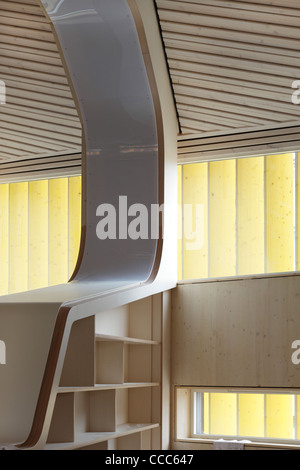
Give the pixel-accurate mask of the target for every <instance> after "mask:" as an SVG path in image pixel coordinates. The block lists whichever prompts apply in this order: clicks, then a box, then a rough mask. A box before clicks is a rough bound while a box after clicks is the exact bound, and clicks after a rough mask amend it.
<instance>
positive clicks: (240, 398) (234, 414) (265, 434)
mask: <svg viewBox="0 0 300 470" xmlns="http://www.w3.org/2000/svg"><path fill="white" fill-rule="evenodd" d="M176 406H177V439H185V438H199V439H204V438H206V439H224V438H225V439H226V438H228V439H240V440H250V441H256V442H257V441H262V442H265V441H266V442H268V441H270V442H278V441H284V442H288V441H292V442H294V441H297V440H299V442H300V392H294V391H291V392H289V391H274V390H262V391H261V390H259V391H258V390H252V389H249V390H238V389H237V390H234V389H231V390H219V389H208V388H181V387H178V388H177V389H176ZM184 423H185V424H184Z"/></svg>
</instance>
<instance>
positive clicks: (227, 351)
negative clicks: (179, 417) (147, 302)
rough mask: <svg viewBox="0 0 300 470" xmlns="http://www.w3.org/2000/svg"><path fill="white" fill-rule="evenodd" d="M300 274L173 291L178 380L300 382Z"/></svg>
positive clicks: (265, 383)
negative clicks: (297, 345)
mask: <svg viewBox="0 0 300 470" xmlns="http://www.w3.org/2000/svg"><path fill="white" fill-rule="evenodd" d="M299 290H300V277H299V276H298V275H286V276H278V277H273V278H272V277H270V278H268V277H267V276H263V277H262V278H261V279H259V278H253V279H251V278H250V279H247V278H245V279H240V280H234V281H231V280H224V281H219V282H213V281H207V282H202V283H198V284H197V283H195V284H182V285H179V286H178V287H177V289H176V290H175V291H174V292H173V297H172V301H173V311H172V345H173V346H172V373H173V381H174V383H175V384H180V385H195V386H197V385H198V386H201V385H203V386H224V387H228V386H243V387H299V386H300V375H299V366H298V365H295V364H293V363H292V360H291V356H292V352H293V350H292V348H291V345H292V342H293V341H294V340H295V339H298V334H297V331H299V328H300V320H299V315H298V314H297V312H298V311H299V308H300V299H299Z"/></svg>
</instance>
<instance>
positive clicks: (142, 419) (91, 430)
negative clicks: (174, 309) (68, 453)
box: [46, 294, 162, 450]
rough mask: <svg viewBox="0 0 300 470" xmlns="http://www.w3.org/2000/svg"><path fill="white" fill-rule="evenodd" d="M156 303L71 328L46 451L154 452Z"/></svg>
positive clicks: (158, 361) (158, 360)
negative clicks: (107, 450)
mask: <svg viewBox="0 0 300 470" xmlns="http://www.w3.org/2000/svg"><path fill="white" fill-rule="evenodd" d="M161 340H162V297H161V295H160V294H157V295H155V296H152V297H148V298H146V299H142V300H139V301H136V302H133V303H131V304H128V305H125V306H122V307H119V308H117V309H114V310H110V311H106V312H101V313H98V314H95V315H94V316H92V317H88V318H86V319H83V320H79V321H77V322H75V323H74V325H73V327H72V331H71V335H70V340H69V344H68V348H67V352H66V358H65V362H64V367H63V371H62V375H61V381H60V387H59V389H58V391H57V396H56V403H55V407H54V412H53V416H52V421H51V426H50V431H49V435H48V442H47V445H46V449H49V450H51V449H62V450H63V449H99V450H101V449H113V450H119V449H120V450H125V449H129V450H132V449H137V450H143V449H145V450H146V449H157V448H160V447H161V414H162V411H161V407H162V400H161V395H162V393H161V389H162V387H161V375H162V345H161Z"/></svg>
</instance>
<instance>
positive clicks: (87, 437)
mask: <svg viewBox="0 0 300 470" xmlns="http://www.w3.org/2000/svg"><path fill="white" fill-rule="evenodd" d="M152 429H153V430H154V429H159V424H158V423H139V424H136V423H126V424H122V425H119V426H118V427H117V429H116V431H115V432H83V433H77V434H76V436H75V439H74V441H71V442H60V443H59V442H55V443H48V444H47V445H46V446H45V450H75V449H84V448H88V447H89V446H96V445H98V444H101V443H103V445H102V446H100V447H101V448H102V449H108V448H109V447H110V445H109V444H110V443H111V442H112V441H113V440H114V439H119V438H122V439H124V437H126V436H129V435H133V434H136V433H144V432H145V431H149V430H152ZM133 439H134V440H135V437H134V438H133ZM131 442H132V441H131ZM123 443H124V441H123ZM111 447H112V446H111Z"/></svg>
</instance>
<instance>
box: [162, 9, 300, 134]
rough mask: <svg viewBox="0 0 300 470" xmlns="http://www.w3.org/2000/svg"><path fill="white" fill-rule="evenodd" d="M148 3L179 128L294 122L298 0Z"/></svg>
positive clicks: (298, 110)
mask: <svg viewBox="0 0 300 470" xmlns="http://www.w3.org/2000/svg"><path fill="white" fill-rule="evenodd" d="M156 4H157V10H158V16H159V19H160V24H161V31H162V39H163V43H164V46H165V51H166V57H167V60H168V65H169V71H170V78H171V81H172V85H173V90H174V95H175V102H176V104H177V111H178V119H179V123H180V126H181V133H183V135H184V134H193V133H203V135H205V134H207V133H209V132H211V130H210V128H209V127H210V126H211V125H212V124H213V126H214V129H213V132H222V131H228V129H229V126H232V127H231V128H232V129H235V130H238V129H239V128H240V129H241V130H243V129H245V128H247V125H248V126H249V129H251V128H252V127H255V126H258V125H259V124H260V125H261V126H262V127H263V128H264V127H266V128H269V127H270V126H272V125H277V124H282V125H284V124H286V125H287V126H288V125H290V124H291V123H293V122H298V121H299V122H300V106H295V104H293V102H292V93H293V91H294V90H293V89H292V84H293V82H294V81H295V80H300V67H299V66H300V2H299V1H298V0H297V1H296V0H295V1H294V0H290V1H289V0H287V1H285V0H282V1H281V0H280V1H279V0H259V1H258V0H255V1H250V0H247V1H246V0H235V1H232V0H156ZM238 121H240V123H239V126H240V127H238Z"/></svg>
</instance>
